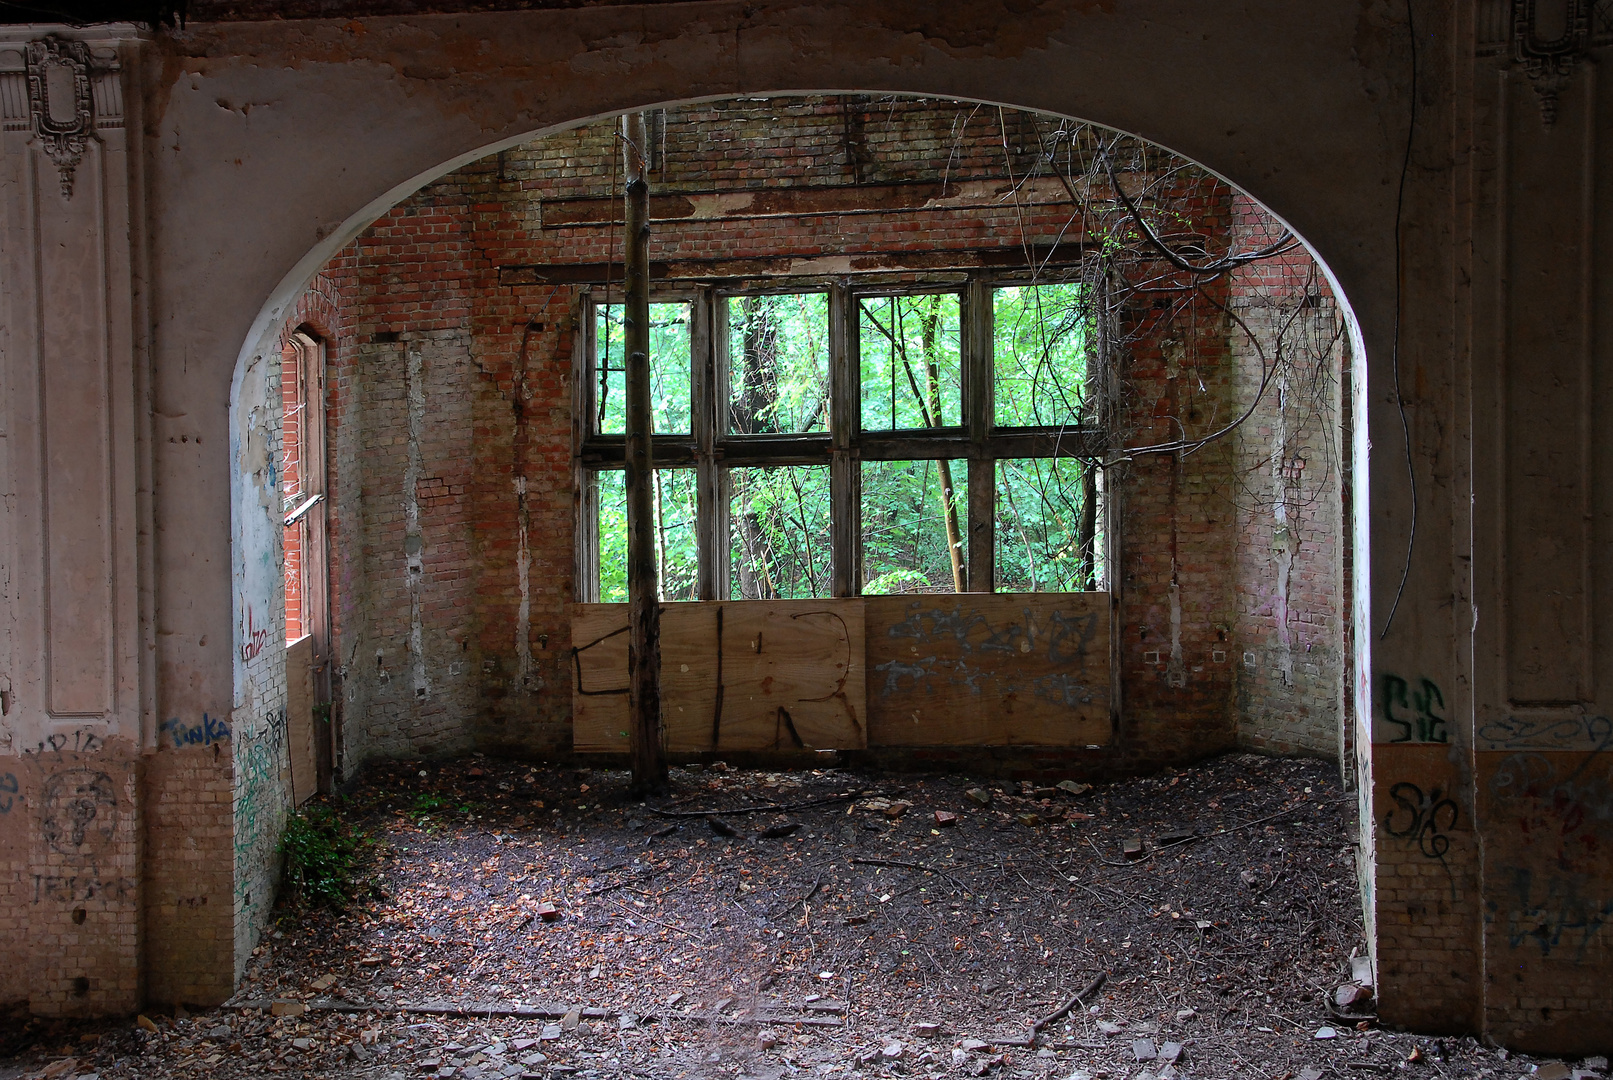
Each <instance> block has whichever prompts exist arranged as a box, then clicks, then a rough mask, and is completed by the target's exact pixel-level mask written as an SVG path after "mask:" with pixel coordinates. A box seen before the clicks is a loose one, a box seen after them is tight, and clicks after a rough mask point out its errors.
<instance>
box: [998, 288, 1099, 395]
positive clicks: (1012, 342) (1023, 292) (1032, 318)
mask: <svg viewBox="0 0 1613 1080" xmlns="http://www.w3.org/2000/svg"><path fill="white" fill-rule="evenodd" d="M1086 298H1087V289H1086V288H1085V286H1082V285H1079V284H1071V285H1018V286H1014V287H1012V288H1001V289H997V290H995V295H994V296H993V301H992V356H993V366H994V367H995V369H996V385H995V388H994V392H995V395H996V405H995V409H996V423H998V424H999V425H1002V426H1005V427H1030V426H1036V425H1046V426H1050V427H1051V426H1054V425H1057V424H1073V423H1076V422H1078V421H1079V420H1080V419H1081V418H1082V404H1083V401H1084V399H1085V394H1086V378H1087V343H1088V337H1087V327H1088V315H1089V314H1090V313H1089V312H1088V311H1087V309H1086Z"/></svg>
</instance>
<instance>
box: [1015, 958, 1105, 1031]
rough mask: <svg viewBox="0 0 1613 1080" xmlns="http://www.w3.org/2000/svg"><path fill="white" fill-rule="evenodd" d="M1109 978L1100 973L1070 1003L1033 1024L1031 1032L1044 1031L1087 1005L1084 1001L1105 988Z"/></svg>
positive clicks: (1067, 1002)
mask: <svg viewBox="0 0 1613 1080" xmlns="http://www.w3.org/2000/svg"><path fill="white" fill-rule="evenodd" d="M1108 977H1109V976H1108V975H1107V974H1106V973H1105V972H1102V971H1100V972H1098V974H1097V976H1096V977H1095V978H1094V979H1093V980H1092V981H1091V982H1089V983H1087V984H1086V985H1085V986H1083V987H1082V988H1081V989H1080V990H1079V991H1077V992H1076V994H1075V996H1074V997H1072V998H1070V1000H1069V1001H1066V1002H1065V1003H1064V1004H1063V1005H1060V1006H1059V1007H1058V1008H1056V1009H1054V1010H1053V1011H1052V1012H1050V1013H1048V1014H1047V1015H1046V1016H1044V1017H1042V1018H1041V1019H1040V1020H1038V1021H1036V1023H1034V1024H1032V1025H1031V1030H1032V1031H1043V1030H1045V1029H1046V1028H1047V1025H1049V1024H1053V1023H1057V1022H1058V1021H1060V1020H1062V1019H1064V1018H1065V1017H1066V1016H1068V1015H1070V1010H1071V1009H1073V1008H1075V1007H1076V1006H1077V1005H1084V1004H1086V1002H1085V1000H1084V999H1085V998H1088V997H1090V996H1091V995H1093V994H1096V993H1097V992H1098V991H1099V989H1101V988H1102V987H1103V982H1104V980H1105V979H1107V978H1108Z"/></svg>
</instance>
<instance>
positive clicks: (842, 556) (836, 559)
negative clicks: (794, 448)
mask: <svg viewBox="0 0 1613 1080" xmlns="http://www.w3.org/2000/svg"><path fill="white" fill-rule="evenodd" d="M853 309H854V305H853V303H852V300H851V292H850V290H849V289H848V288H847V287H846V284H845V283H844V282H836V283H835V284H834V285H833V286H831V287H830V289H829V445H830V457H829V507H830V514H829V521H830V534H829V546H830V591H831V595H834V596H856V595H857V594H858V593H859V592H860V591H861V588H862V583H861V581H860V580H859V579H860V575H861V566H862V551H861V547H862V468H861V463H860V462H859V461H858V460H857V457H856V454H855V453H854V451H853V446H854V444H855V443H856V439H857V429H858V426H859V425H858V410H859V407H860V403H861V402H860V399H861V396H862V393H861V386H860V382H861V380H860V378H859V375H860V372H859V370H858V360H857V350H856V347H855V342H856V332H857V330H856V324H855V323H854V322H853V321H852V320H853V319H855V317H856V314H855V311H854V310H853Z"/></svg>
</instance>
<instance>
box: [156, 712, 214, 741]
mask: <svg viewBox="0 0 1613 1080" xmlns="http://www.w3.org/2000/svg"><path fill="white" fill-rule="evenodd" d="M161 730H163V731H166V732H167V733H168V735H169V736H170V737H171V738H172V739H173V740H174V746H176V747H180V746H212V745H213V744H214V743H216V742H223V741H224V740H225V739H228V738H229V737H230V726H229V725H228V724H226V723H225V722H224V721H222V720H220V719H218V718H217V717H215V716H209V715H208V714H207V713H202V722H201V723H199V724H189V725H187V724H186V723H185V722H184V721H183V720H181V719H180V718H179V717H177V716H175V717H173V718H172V719H170V720H167V721H165V722H164V723H163V725H162V728H161Z"/></svg>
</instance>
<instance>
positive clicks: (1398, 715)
mask: <svg viewBox="0 0 1613 1080" xmlns="http://www.w3.org/2000/svg"><path fill="white" fill-rule="evenodd" d="M1444 713H1445V695H1444V694H1442V693H1440V691H1439V686H1438V685H1437V684H1435V682H1434V681H1433V680H1432V679H1419V680H1418V685H1417V686H1416V687H1415V688H1413V687H1412V685H1411V684H1410V683H1408V682H1407V681H1406V680H1405V679H1403V678H1401V677H1400V676H1399V675H1385V676H1384V677H1383V718H1384V719H1385V720H1387V721H1388V722H1389V723H1391V724H1393V725H1395V726H1396V727H1398V728H1399V729H1400V734H1399V735H1398V736H1396V737H1395V738H1393V739H1390V740H1389V741H1390V742H1397V743H1401V742H1422V743H1442V742H1449V741H1450V737H1449V735H1448V734H1447V732H1446V730H1445V715H1444Z"/></svg>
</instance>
